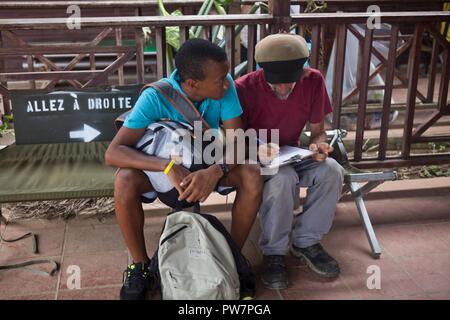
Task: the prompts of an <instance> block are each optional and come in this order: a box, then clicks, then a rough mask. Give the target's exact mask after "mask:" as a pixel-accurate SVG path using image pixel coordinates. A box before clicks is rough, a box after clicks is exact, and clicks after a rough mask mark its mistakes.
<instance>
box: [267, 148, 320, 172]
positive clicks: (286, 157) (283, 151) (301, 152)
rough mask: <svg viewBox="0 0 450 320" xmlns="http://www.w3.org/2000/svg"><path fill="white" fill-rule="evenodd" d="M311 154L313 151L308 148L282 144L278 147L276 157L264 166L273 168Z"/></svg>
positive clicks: (297, 160) (300, 159)
mask: <svg viewBox="0 0 450 320" xmlns="http://www.w3.org/2000/svg"><path fill="white" fill-rule="evenodd" d="M313 154H314V152H313V151H311V150H308V149H303V148H297V147H291V146H282V147H280V153H279V154H278V157H276V158H275V159H273V160H272V161H271V162H270V163H269V164H268V165H265V166H264V168H268V169H273V168H276V167H282V166H284V165H287V164H290V163H293V162H299V161H302V160H303V159H306V158H309V157H311V156H312V155H313Z"/></svg>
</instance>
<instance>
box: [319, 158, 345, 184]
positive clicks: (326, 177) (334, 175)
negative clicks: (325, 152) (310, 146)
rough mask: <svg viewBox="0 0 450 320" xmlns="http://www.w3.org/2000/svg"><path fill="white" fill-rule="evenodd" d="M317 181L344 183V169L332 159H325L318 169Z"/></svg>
mask: <svg viewBox="0 0 450 320" xmlns="http://www.w3.org/2000/svg"><path fill="white" fill-rule="evenodd" d="M318 170H319V179H320V180H321V181H334V182H337V183H339V184H343V183H344V168H342V166H341V165H340V164H339V163H338V162H337V161H336V160H334V159H333V158H327V159H326V160H325V161H324V162H322V163H321V164H320V166H319V167H318Z"/></svg>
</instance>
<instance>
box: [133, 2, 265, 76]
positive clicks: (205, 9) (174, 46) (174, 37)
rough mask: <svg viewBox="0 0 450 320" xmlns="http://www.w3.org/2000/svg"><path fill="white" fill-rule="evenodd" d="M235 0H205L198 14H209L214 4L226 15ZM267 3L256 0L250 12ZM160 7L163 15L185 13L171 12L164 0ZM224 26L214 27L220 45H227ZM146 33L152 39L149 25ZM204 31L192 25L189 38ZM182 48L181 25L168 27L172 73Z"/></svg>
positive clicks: (240, 66) (168, 56) (169, 60)
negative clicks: (176, 57)
mask: <svg viewBox="0 0 450 320" xmlns="http://www.w3.org/2000/svg"><path fill="white" fill-rule="evenodd" d="M233 1H234V0H205V1H204V2H203V4H202V6H201V7H200V9H199V11H198V13H197V15H208V14H209V13H210V12H211V10H212V7H213V6H214V8H215V11H216V12H217V14H220V15H226V14H227V9H228V7H229V6H230V5H231V4H232V3H233ZM266 7H267V5H266V4H264V3H262V2H256V3H255V4H253V6H252V7H251V9H250V11H249V12H248V13H249V14H253V13H255V12H256V11H257V10H258V8H266ZM158 8H159V11H160V14H161V15H163V16H181V15H183V13H182V12H181V10H180V9H177V10H175V11H173V12H171V13H169V12H168V11H167V10H166V8H165V7H164V1H163V0H158ZM243 27H244V26H243V25H238V26H236V27H235V37H237V36H238V35H239V33H240V32H241V30H242V29H243ZM223 28H224V26H220V25H216V26H213V28H212V34H211V41H212V42H213V43H216V44H218V45H219V46H220V47H222V48H224V47H225V41H224V39H223V37H221V35H223V30H224V29H223ZM142 30H143V33H144V39H145V41H146V42H148V41H149V40H150V35H151V30H150V28H149V27H144V28H142ZM202 31H203V26H192V27H191V28H189V38H198V37H200V36H201V34H202ZM179 48H180V28H179V27H166V61H167V71H168V72H169V73H170V72H172V71H173V69H174V62H173V61H174V59H173V57H174V53H175V52H176V51H177V50H178V49H179ZM245 66H246V64H245V63H242V64H241V65H239V66H237V67H236V69H237V70H238V71H236V70H235V74H239V73H240V72H241V71H242V70H244V68H245Z"/></svg>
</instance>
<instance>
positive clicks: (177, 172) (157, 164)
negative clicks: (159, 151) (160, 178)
mask: <svg viewBox="0 0 450 320" xmlns="http://www.w3.org/2000/svg"><path fill="white" fill-rule="evenodd" d="M144 131H145V129H130V128H127V127H122V128H120V130H119V132H117V134H116V136H115V137H114V139H113V140H112V141H111V143H110V145H109V147H108V149H107V150H106V153H105V162H106V164H107V165H108V166H112V167H118V168H132V169H138V170H147V171H164V169H165V168H166V166H167V165H168V164H169V162H170V160H168V159H161V158H158V157H154V156H150V155H147V154H144V153H143V152H140V151H138V150H136V149H135V148H134V147H133V146H134V145H135V144H136V143H137V142H138V141H139V139H140V138H141V137H142V135H143V134H144ZM189 173H190V172H189V171H188V170H187V169H186V168H184V167H183V166H181V165H176V164H175V165H173V167H172V169H171V170H170V171H169V173H168V178H169V180H170V181H171V183H172V185H173V186H174V187H175V188H176V189H177V190H178V192H179V193H180V194H181V193H182V192H183V191H184V188H183V185H182V180H183V179H184V178H185V177H186V176H187V175H189Z"/></svg>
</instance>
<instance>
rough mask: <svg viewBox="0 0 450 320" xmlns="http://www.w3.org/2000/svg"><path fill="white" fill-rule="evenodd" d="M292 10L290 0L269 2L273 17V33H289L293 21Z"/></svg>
mask: <svg viewBox="0 0 450 320" xmlns="http://www.w3.org/2000/svg"><path fill="white" fill-rule="evenodd" d="M290 9H291V1H290V0H269V14H271V15H273V23H272V28H271V30H270V31H271V33H279V32H289V28H290V26H291V20H292V19H291V10H290Z"/></svg>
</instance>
